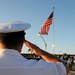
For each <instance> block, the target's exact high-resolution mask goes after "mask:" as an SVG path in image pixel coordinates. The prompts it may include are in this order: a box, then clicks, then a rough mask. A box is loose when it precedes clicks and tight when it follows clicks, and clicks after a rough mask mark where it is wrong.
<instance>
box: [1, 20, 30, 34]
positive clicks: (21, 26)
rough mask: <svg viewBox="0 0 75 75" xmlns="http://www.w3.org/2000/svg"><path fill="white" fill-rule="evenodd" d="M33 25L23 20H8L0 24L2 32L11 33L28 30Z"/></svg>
mask: <svg viewBox="0 0 75 75" xmlns="http://www.w3.org/2000/svg"><path fill="white" fill-rule="evenodd" d="M30 27H31V25H30V24H29V23H27V22H23V21H14V22H6V23H2V24H0V33H11V32H19V31H24V30H27V29H29V28H30Z"/></svg>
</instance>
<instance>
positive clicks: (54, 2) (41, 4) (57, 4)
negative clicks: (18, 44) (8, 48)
mask: <svg viewBox="0 0 75 75" xmlns="http://www.w3.org/2000/svg"><path fill="white" fill-rule="evenodd" d="M53 7H54V24H52V25H51V26H50V29H49V32H48V35H42V37H43V38H44V40H45V42H46V44H47V49H46V51H47V52H49V53H54V54H63V53H67V54H75V0H0V23H3V22H10V21H24V22H28V23H30V24H31V28H30V29H28V30H26V31H25V32H26V36H25V39H27V40H28V41H30V42H32V43H34V44H36V45H37V46H39V47H40V48H41V49H43V50H45V43H44V41H43V40H42V38H41V37H40V36H38V32H40V28H41V27H42V25H43V24H44V22H45V21H46V19H47V18H48V16H49V15H50V14H51V12H52V10H53ZM53 25H54V52H53V50H52V28H53ZM22 53H30V52H28V48H27V47H26V46H25V45H23V48H22Z"/></svg>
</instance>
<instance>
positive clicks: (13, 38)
mask: <svg viewBox="0 0 75 75" xmlns="http://www.w3.org/2000/svg"><path fill="white" fill-rule="evenodd" d="M24 35H25V32H24V31H20V32H12V33H0V41H1V43H2V44H3V45H5V47H6V48H13V47H18V45H20V44H23V41H24V38H25V37H24Z"/></svg>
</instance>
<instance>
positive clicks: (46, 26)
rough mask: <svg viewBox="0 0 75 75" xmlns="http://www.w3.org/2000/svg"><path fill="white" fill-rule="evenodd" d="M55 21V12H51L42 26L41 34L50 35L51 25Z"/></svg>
mask: <svg viewBox="0 0 75 75" xmlns="http://www.w3.org/2000/svg"><path fill="white" fill-rule="evenodd" d="M52 23H53V12H52V13H51V14H50V16H49V17H48V19H47V20H46V21H45V23H44V24H43V26H42V27H41V30H40V34H42V35H48V32H49V29H50V25H51V24H52Z"/></svg>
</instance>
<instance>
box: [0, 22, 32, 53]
mask: <svg viewBox="0 0 75 75" xmlns="http://www.w3.org/2000/svg"><path fill="white" fill-rule="evenodd" d="M30 27H31V25H30V24H29V23H26V22H23V21H14V22H7V23H2V24H0V49H15V50H18V51H19V52H21V49H22V46H23V42H24V40H25V34H26V33H25V30H27V29H29V28H30Z"/></svg>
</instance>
